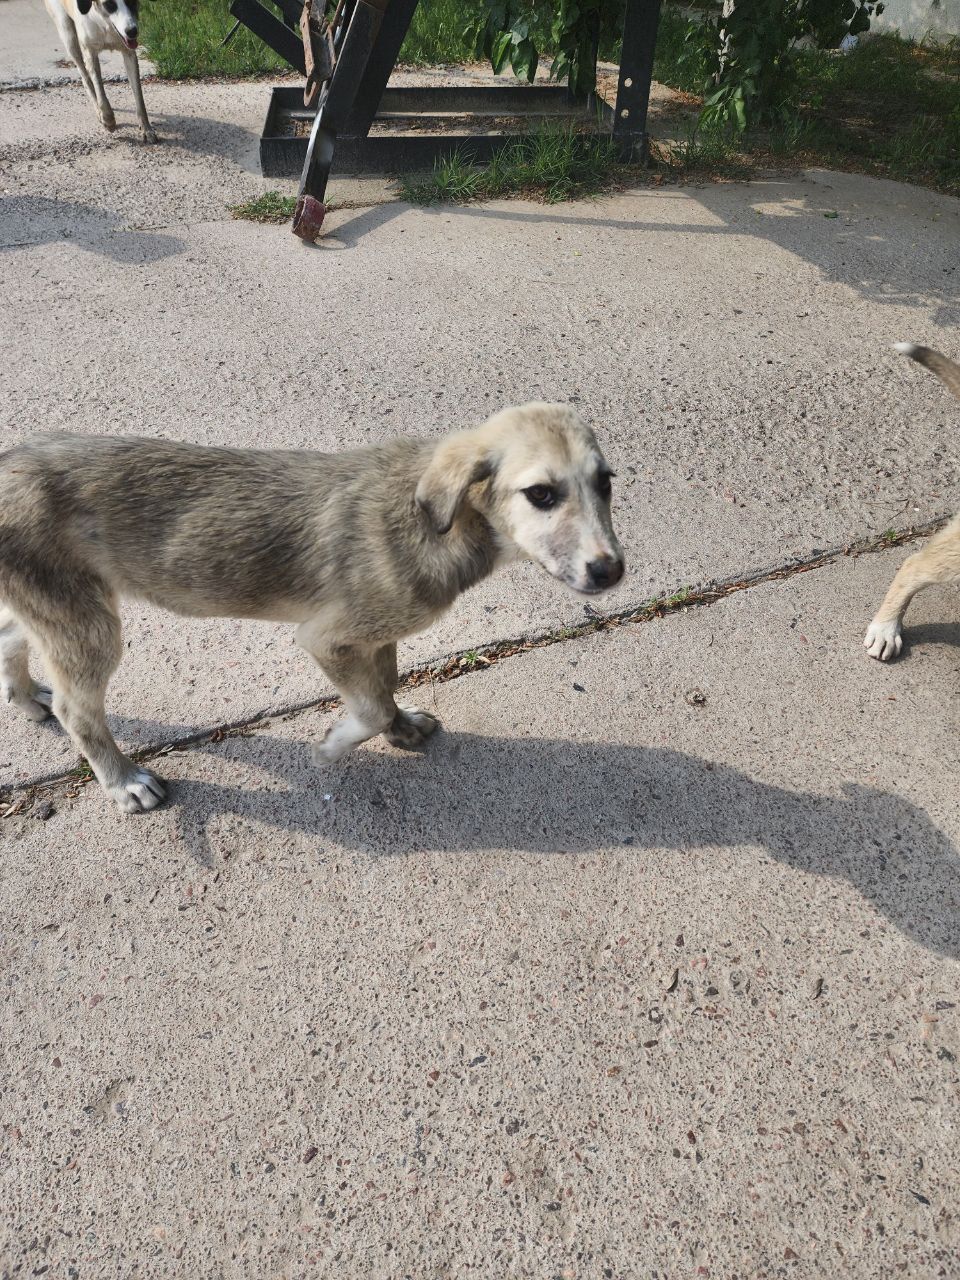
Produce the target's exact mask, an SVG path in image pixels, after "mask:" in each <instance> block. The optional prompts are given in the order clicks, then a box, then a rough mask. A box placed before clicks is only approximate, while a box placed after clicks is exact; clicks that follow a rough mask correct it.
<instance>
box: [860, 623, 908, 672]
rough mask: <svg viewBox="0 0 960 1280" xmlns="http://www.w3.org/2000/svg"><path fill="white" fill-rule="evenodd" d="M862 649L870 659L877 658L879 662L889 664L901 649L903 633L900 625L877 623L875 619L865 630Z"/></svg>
mask: <svg viewBox="0 0 960 1280" xmlns="http://www.w3.org/2000/svg"><path fill="white" fill-rule="evenodd" d="M863 647H864V648H865V649H866V651H867V653H869V655H870V657H871V658H879V659H880V661H881V662H889V661H890V659H891V658H896V657H897V655H898V654H899V653H900V650H901V649H902V648H903V633H902V630H901V627H900V623H899V622H897V621H896V620H894V621H893V622H877V620H876V619H874V620H873V622H871V623H870V626H869V627H868V628H867V635H866V638H865V639H864V642H863Z"/></svg>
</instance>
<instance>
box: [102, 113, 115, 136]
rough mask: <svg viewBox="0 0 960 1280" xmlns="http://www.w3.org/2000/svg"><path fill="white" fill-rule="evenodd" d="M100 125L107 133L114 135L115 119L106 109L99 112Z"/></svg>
mask: <svg viewBox="0 0 960 1280" xmlns="http://www.w3.org/2000/svg"><path fill="white" fill-rule="evenodd" d="M100 123H101V124H102V125H103V127H104V128H105V129H106V131H107V133H116V131H117V118H116V116H115V115H114V114H113V112H112V111H111V110H110V108H109V107H108V108H107V109H106V111H101V112H100Z"/></svg>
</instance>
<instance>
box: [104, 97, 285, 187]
mask: <svg viewBox="0 0 960 1280" xmlns="http://www.w3.org/2000/svg"><path fill="white" fill-rule="evenodd" d="M149 109H150V103H149V101H148V102H147V110H148V111H149ZM266 111H267V95H266V93H264V108H263V113H264V118H266ZM121 115H123V116H124V117H125V116H126V113H125V112H124V113H121V111H119V110H118V112H117V119H118V120H121ZM150 120H151V123H152V124H153V127H154V128H155V129H156V131H157V134H158V135H159V138H160V143H159V146H160V148H161V149H162V148H163V147H166V148H167V150H168V151H170V150H175V149H177V148H180V149H182V150H183V151H188V152H190V153H191V154H193V155H199V156H212V157H215V158H216V161H217V163H218V164H222V163H223V162H224V161H232V162H233V163H234V164H235V165H236V166H237V167H238V168H239V169H242V170H243V171H244V172H245V173H250V174H255V175H256V176H257V177H260V176H261V174H260V138H259V136H258V135H257V133H256V132H255V131H254V130H252V129H247V128H245V127H244V126H243V125H240V124H235V123H234V122H233V121H232V120H215V119H213V118H211V117H210V116H200V115H194V116H190V115H186V116H185V115H178V114H175V113H174V112H170V111H158V112H157V113H156V115H153V114H151V116H150ZM122 123H124V124H126V123H128V121H127V120H126V118H124V119H123V120H122ZM129 125H130V136H131V140H132V141H134V142H135V143H136V145H137V146H141V145H142V143H141V142H140V140H139V136H138V132H137V129H138V126H137V120H136V115H135V113H134V112H133V108H132V106H131V108H130V114H129ZM160 154H161V155H162V154H163V152H162V150H161V152H160Z"/></svg>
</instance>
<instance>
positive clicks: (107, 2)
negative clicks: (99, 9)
mask: <svg viewBox="0 0 960 1280" xmlns="http://www.w3.org/2000/svg"><path fill="white" fill-rule="evenodd" d="M103 7H104V8H105V9H106V11H107V13H116V12H117V0H103Z"/></svg>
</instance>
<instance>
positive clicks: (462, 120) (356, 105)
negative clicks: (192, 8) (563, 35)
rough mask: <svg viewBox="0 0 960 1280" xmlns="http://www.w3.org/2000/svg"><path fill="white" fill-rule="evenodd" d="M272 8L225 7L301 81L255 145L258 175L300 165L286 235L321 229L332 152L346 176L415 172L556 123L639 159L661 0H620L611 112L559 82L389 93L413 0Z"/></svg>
mask: <svg viewBox="0 0 960 1280" xmlns="http://www.w3.org/2000/svg"><path fill="white" fill-rule="evenodd" d="M275 3H276V5H277V8H278V9H279V10H280V12H281V14H282V19H281V18H279V17H277V16H276V15H275V14H274V13H273V12H271V11H270V10H268V9H266V8H265V7H264V6H263V5H262V4H260V3H259V0H232V2H231V5H230V12H231V13H232V14H233V16H234V17H235V18H236V19H237V22H238V23H242V24H243V25H244V26H246V27H249V29H250V30H251V31H253V32H254V34H255V35H257V36H259V38H260V39H261V40H263V41H264V42H265V43H266V44H268V45H269V46H270V48H271V49H273V50H274V52H275V53H277V54H278V55H279V56H280V57H281V58H283V59H284V61H286V62H288V63H289V64H290V66H291V67H293V68H294V70H296V71H299V72H300V74H301V75H303V76H304V77H305V78H306V88H305V90H304V93H303V105H302V106H301V105H300V101H299V99H300V91H299V90H296V89H288V88H275V89H274V90H273V93H272V95H271V100H270V109H269V111H268V113H267V121H266V125H265V127H264V131H263V135H262V137H261V139H260V163H261V168H262V171H263V173H264V175H265V176H267V177H287V176H293V175H294V174H295V173H296V172H297V170H298V169H299V170H300V174H301V177H300V192H299V195H298V197H297V206H296V212H295V214H294V221H293V232H294V234H295V235H298V236H300V238H301V239H303V240H307V241H313V240H315V239H316V238H317V236H318V235H319V233H320V228H321V225H322V223H323V218H324V214H325V213H326V206H325V205H324V203H323V200H324V195H325V193H326V188H327V181H328V179H329V177H330V171H331V168H332V165H333V160H334V153H335V151H336V155H337V165H338V169H339V170H340V171H342V172H353V173H377V172H388V173H389V172H403V171H406V172H410V171H415V170H417V169H418V168H419V169H422V168H424V167H429V166H430V165H432V164H433V163H434V162H435V161H436V160H437V159H438V157H440V156H441V155H443V154H445V153H448V152H449V151H450V150H451V149H453V148H454V147H455V148H456V150H457V151H459V152H460V154H461V155H463V157H464V158H465V159H467V160H473V161H483V160H489V159H490V158H491V156H493V155H494V154H495V153H496V152H497V151H499V150H500V149H501V148H502V147H504V146H506V145H508V144H509V143H511V142H514V141H515V140H516V139H517V138H519V137H523V136H524V133H525V132H526V127H527V126H528V125H530V124H544V123H548V122H551V121H552V122H560V123H567V124H574V125H576V126H577V127H581V128H583V129H591V128H592V129H594V130H604V131H605V130H606V129H609V130H610V133H611V135H612V137H613V140H614V142H615V144H616V146H617V151H618V154H619V156H620V158H621V160H623V161H625V162H630V161H633V162H640V163H645V162H646V158H647V132H646V125H647V107H648V103H649V98H650V81H651V77H652V73H653V54H654V48H655V45H656V39H657V26H658V24H659V20H660V5H661V0H627V5H626V16H625V20H624V28H623V46H622V50H621V56H620V79H619V83H618V86H617V99H616V104H615V106H614V107H613V108H611V107H610V106H609V104H608V103H606V102H605V101H603V100H602V99H598V98H596V97H593V96H591V98H589V99H588V100H587V101H586V102H579V103H577V102H574V100H573V99H572V98H571V96H570V95H569V93H568V92H567V90H566V88H564V87H563V86H557V85H542V84H538V85H520V84H517V83H513V84H510V85H506V86H496V87H487V86H476V87H469V86H467V87H436V88H416V89H413V88H404V89H387V81H388V80H389V79H390V75H391V72H392V71H393V69H394V67H395V65H396V62H397V58H398V56H399V54H400V48H401V46H402V44H403V41H404V38H405V36H406V34H407V30H408V28H409V26H410V22H411V20H412V19H413V15H414V12H415V11H416V8H417V3H418V0H339V4H338V5H337V8H336V10H335V11H334V12H333V14H332V16H330V17H329V18H328V17H327V12H325V10H324V7H323V4H322V0H275ZM295 28H299V30H296V29H295ZM504 118H506V120H507V124H506V127H505V125H504ZM375 121H376V122H377V125H378V129H377V130H376V131H375V133H374V135H371V133H370V130H371V126H372V125H373V124H374V122H375ZM451 121H455V122H456V123H455V128H454V132H451ZM308 128H309V140H308V139H307V137H306V132H307V129H308Z"/></svg>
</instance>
